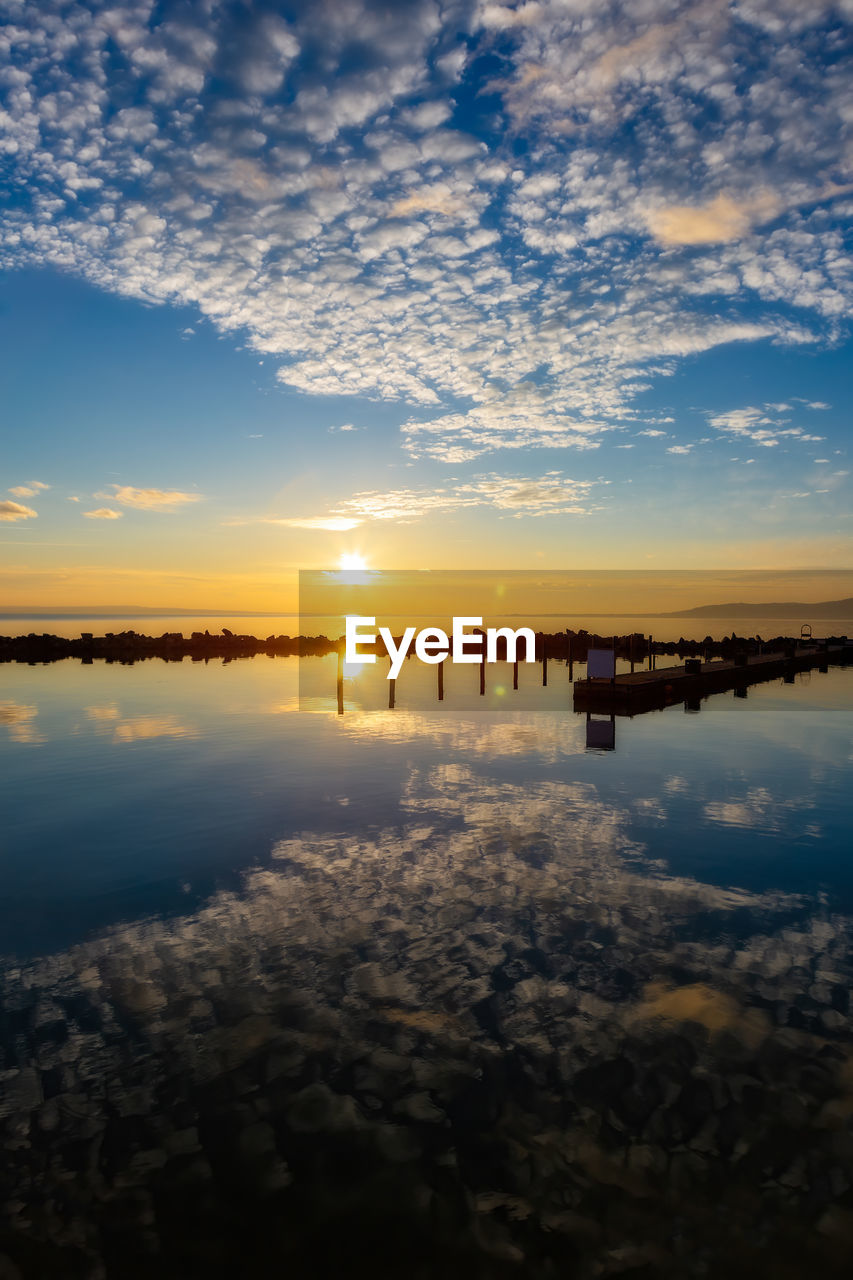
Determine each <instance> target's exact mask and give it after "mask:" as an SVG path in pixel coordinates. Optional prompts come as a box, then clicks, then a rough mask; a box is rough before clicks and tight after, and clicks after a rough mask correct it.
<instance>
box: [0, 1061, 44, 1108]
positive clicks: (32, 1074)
mask: <svg viewBox="0 0 853 1280" xmlns="http://www.w3.org/2000/svg"><path fill="white" fill-rule="evenodd" d="M43 1100H44V1095H43V1093H42V1087H41V1078H40V1076H39V1073H38V1072H37V1071H36V1070H35V1069H34V1068H33V1067H24V1068H23V1070H12V1071H4V1072H2V1073H0V1120H5V1119H6V1118H7V1117H9V1116H20V1115H23V1114H25V1113H27V1112H30V1111H35V1109H36V1107H38V1106H40V1105H41V1103H42V1102H43Z"/></svg>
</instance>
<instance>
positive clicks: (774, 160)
mask: <svg viewBox="0 0 853 1280" xmlns="http://www.w3.org/2000/svg"><path fill="white" fill-rule="evenodd" d="M0 20H2V23H3V26H2V31H0V173H2V201H1V202H0V342H1V343H2V352H3V359H2V368H0V397H1V398H0V414H2V419H3V444H2V451H0V461H2V469H3V477H2V483H3V486H4V488H5V490H6V492H5V493H3V494H2V496H0V538H2V541H3V542H4V543H7V544H11V545H10V546H7V548H6V552H7V553H8V554H7V555H6V556H5V558H6V560H7V567H6V569H5V570H4V571H3V577H2V579H0V582H2V588H0V589H2V590H3V592H4V593H6V595H7V597H8V599H9V601H10V602H14V603H18V602H21V601H24V600H29V601H31V602H32V603H39V602H48V601H50V600H52V599H56V600H57V601H59V600H60V599H61V600H62V601H63V602H65V603H69V602H70V599H69V597H70V596H73V597H75V598H76V599H80V598H82V597H81V593H82V596H86V594H87V593H88V596H89V598H92V595H91V593H92V592H94V593H95V595H96V597H97V598H98V599H102V598H107V597H109V598H113V599H116V600H128V599H131V598H133V599H134V600H138V601H139V602H140V603H158V602H160V601H159V599H158V598H157V596H158V592H159V593H160V597H162V596H163V593H165V595H166V596H167V597H168V600H169V602H170V603H174V604H177V603H179V602H180V601H181V600H187V601H188V602H189V601H190V600H191V601H192V602H193V603H195V602H199V601H201V600H202V598H204V601H205V603H211V604H214V603H222V604H226V603H231V602H236V601H237V598H238V597H239V601H240V603H241V604H244V605H245V606H246V607H249V606H250V605H251V604H252V603H260V602H261V600H263V603H264V604H271V603H272V602H273V600H274V598H275V593H276V583H278V582H280V581H281V580H282V579H283V577H284V576H286V575H287V574H292V572H293V571H294V570H295V569H296V568H298V567H299V566H305V567H311V566H314V565H319V564H323V563H330V562H336V561H337V559H338V557H339V556H340V555H341V554H344V553H347V552H351V551H352V550H353V549H354V548H356V547H357V548H358V549H359V550H360V551H361V553H362V554H364V555H365V556H366V558H367V559H368V560H369V561H370V562H371V563H383V564H388V565H389V566H403V567H404V566H410V567H425V566H429V565H434V566H436V567H438V566H442V565H444V566H448V567H450V566H454V565H459V566H460V567H468V566H480V567H488V566H490V565H495V566H497V565H502V564H506V565H507V566H512V567H528V566H531V567H532V566H535V565H536V564H541V563H543V562H546V563H548V564H552V565H555V566H560V565H562V566H567V565H569V564H577V563H587V564H590V565H599V566H602V567H606V566H611V567H612V566H630V565H636V566H638V567H639V566H642V565H646V564H649V563H653V564H654V565H655V566H656V567H669V566H679V567H680V566H682V565H689V564H696V565H701V566H704V567H712V566H718V565H733V566H742V567H756V566H757V567H762V566H766V567H774V568H785V567H788V566H795V565H796V566H801V565H815V566H818V565H823V566H832V565H850V564H851V563H852V562H853V556H851V554H850V552H851V529H850V509H851V503H850V479H849V474H848V467H849V462H848V443H849V434H850V416H849V413H850V392H849V375H848V372H847V371H848V368H849V363H850V354H851V347H850V336H849V325H848V316H849V312H850V302H851V296H853V273H851V260H850V255H849V240H850V237H849V226H850V215H851V211H853V144H851V128H853V74H851V66H850V53H851V40H850V36H851V24H853V4H851V2H850V0H841V2H840V3H836V4H830V3H822V2H820V0H815V2H814V3H810V4H808V5H803V4H801V3H796V4H795V3H793V2H789V0H766V2H764V0H745V2H744V3H737V4H728V3H721V2H719V0H703V2H702V3H698V4H697V3H694V4H673V3H666V4H664V3H660V2H658V0H644V2H643V3H639V2H638V3H623V4H618V5H607V4H602V3H591V2H587V0H550V2H548V0H528V2H527V3H523V4H515V5H510V4H499V3H482V2H481V3H455V2H452V3H446V4H439V3H436V2H435V0H411V2H410V3H406V4H375V3H365V2H364V0H334V2H333V0H324V2H321V3H313V4H311V5H307V4H275V5H274V4H249V3H243V4H233V3H232V4H228V3H215V2H214V0H205V2H204V3H195V4H194V3H182V4H172V3H165V4H159V5H153V4H149V3H144V2H141V3H126V2H125V0H114V2H113V3H109V4H96V3H86V4H84V3H61V4H60V3H50V2H48V3H42V4H39V5H37V6H36V5H33V4H27V5H25V4H23V3H17V0H0ZM104 593H106V596H105V595H104Z"/></svg>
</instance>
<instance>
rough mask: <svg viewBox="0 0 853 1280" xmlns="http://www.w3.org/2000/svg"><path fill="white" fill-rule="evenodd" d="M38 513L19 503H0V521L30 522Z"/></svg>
mask: <svg viewBox="0 0 853 1280" xmlns="http://www.w3.org/2000/svg"><path fill="white" fill-rule="evenodd" d="M37 515H38V512H37V511H33V509H32V507H25V506H23V505H22V504H21V503H20V502H8V501H4V502H0V520H5V521H13V520H31V519H32V518H33V517H34V516H37Z"/></svg>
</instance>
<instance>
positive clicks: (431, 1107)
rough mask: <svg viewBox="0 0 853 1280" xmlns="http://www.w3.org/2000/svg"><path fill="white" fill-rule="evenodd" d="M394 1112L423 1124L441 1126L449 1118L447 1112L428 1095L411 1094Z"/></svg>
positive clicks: (398, 1104) (399, 1103)
mask: <svg viewBox="0 0 853 1280" xmlns="http://www.w3.org/2000/svg"><path fill="white" fill-rule="evenodd" d="M394 1110H395V1111H396V1112H398V1114H402V1115H405V1116H408V1117H409V1119H410V1120H417V1121H418V1122H419V1123H421V1124H440V1123H441V1121H442V1120H445V1119H446V1118H447V1116H446V1114H445V1112H444V1111H442V1110H441V1107H437V1106H436V1105H435V1103H434V1102H433V1100H432V1098H431V1097H430V1096H429V1094H428V1093H410V1094H409V1095H408V1096H407V1097H405V1098H403V1099H401V1101H400V1102H398V1103H397V1105H396V1107H395V1108H394Z"/></svg>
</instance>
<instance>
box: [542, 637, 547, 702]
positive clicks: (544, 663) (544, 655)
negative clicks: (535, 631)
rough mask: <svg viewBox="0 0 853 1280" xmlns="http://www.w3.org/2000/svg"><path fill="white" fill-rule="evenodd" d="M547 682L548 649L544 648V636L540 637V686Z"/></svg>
mask: <svg viewBox="0 0 853 1280" xmlns="http://www.w3.org/2000/svg"><path fill="white" fill-rule="evenodd" d="M547 683H548V650H547V649H546V648H545V637H544V636H543V637H542V688H543V689H544V688H545V686H546V685H547Z"/></svg>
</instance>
